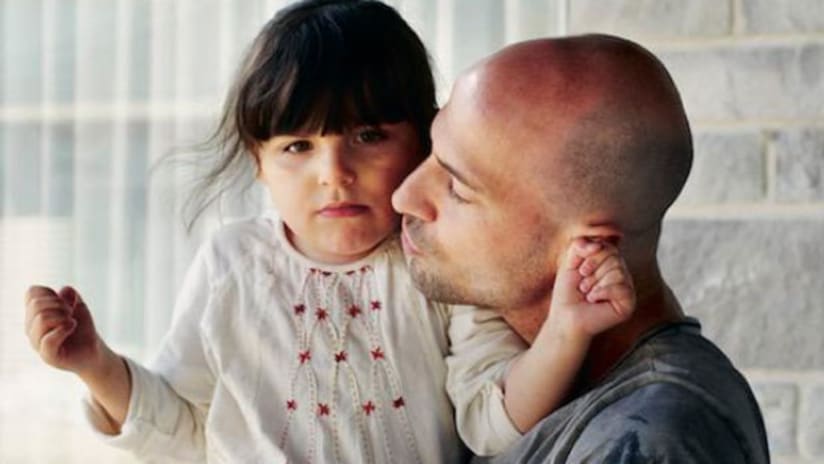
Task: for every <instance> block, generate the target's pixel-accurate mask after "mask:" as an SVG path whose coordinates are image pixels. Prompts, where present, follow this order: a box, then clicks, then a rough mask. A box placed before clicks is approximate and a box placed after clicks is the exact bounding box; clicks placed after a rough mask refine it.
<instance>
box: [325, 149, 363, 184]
mask: <svg viewBox="0 0 824 464" xmlns="http://www.w3.org/2000/svg"><path fill="white" fill-rule="evenodd" d="M351 158H352V157H351V156H350V153H349V149H348V148H347V147H346V144H344V143H335V144H332V145H330V146H328V147H326V148H325V149H324V150H323V152H322V153H321V156H320V157H319V158H318V164H319V168H318V170H319V172H318V182H319V183H320V184H321V185H326V186H330V187H340V186H345V185H350V184H352V183H354V182H355V179H357V174H356V172H355V169H354V166H352V159H351Z"/></svg>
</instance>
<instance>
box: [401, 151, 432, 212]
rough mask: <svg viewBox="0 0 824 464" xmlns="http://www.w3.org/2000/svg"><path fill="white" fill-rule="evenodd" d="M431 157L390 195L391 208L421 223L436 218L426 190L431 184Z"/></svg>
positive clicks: (428, 190)
mask: <svg viewBox="0 0 824 464" xmlns="http://www.w3.org/2000/svg"><path fill="white" fill-rule="evenodd" d="M431 159H432V158H431V156H430V158H429V159H427V160H426V161H424V162H423V163H422V164H421V165H420V166H418V168H417V169H415V170H414V171H412V173H411V174H409V176H408V177H407V178H406V180H404V181H403V183H402V184H401V185H400V186H399V187H398V188H397V189H396V190H395V192H394V193H393V194H392V207H393V208H395V211H397V212H398V213H400V214H408V215H410V216H414V217H416V218H418V219H421V220H423V221H428V222H431V221H434V220H435V218H436V217H437V213H436V209H435V206H434V204H433V203H432V201H431V200H430V199H429V197H428V195H427V192H432V191H433V189H431V188H427V184H428V183H429V182H431V179H432V172H431V170H430V169H429V166H430V164H431V163H430V161H431Z"/></svg>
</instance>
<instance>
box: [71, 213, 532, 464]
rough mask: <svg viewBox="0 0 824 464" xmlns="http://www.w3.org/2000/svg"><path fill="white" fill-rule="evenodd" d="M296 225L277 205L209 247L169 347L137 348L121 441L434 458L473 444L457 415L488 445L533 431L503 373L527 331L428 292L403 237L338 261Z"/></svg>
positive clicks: (173, 452)
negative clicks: (510, 400)
mask: <svg viewBox="0 0 824 464" xmlns="http://www.w3.org/2000/svg"><path fill="white" fill-rule="evenodd" d="M283 229H284V226H283V224H282V222H281V221H280V220H279V219H278V218H277V217H276V216H275V215H274V214H268V215H265V216H263V217H259V218H254V219H249V220H244V221H240V222H237V223H234V224H231V225H228V226H225V227H223V228H222V229H221V230H220V231H219V232H218V233H217V234H215V235H214V236H213V237H212V238H211V239H210V240H209V241H207V242H206V243H205V244H204V245H203V246H201V248H200V250H199V251H198V253H197V255H196V257H195V259H194V262H193V264H192V266H191V268H190V270H189V272H188V274H187V276H186V279H185V281H184V284H183V288H182V290H181V292H180V295H179V297H178V301H177V303H176V306H175V315H174V319H173V323H172V327H171V330H170V332H169V333H168V334H167V335H166V337H165V339H164V342H163V344H162V346H161V347H160V351H159V354H158V356H157V358H156V359H155V360H154V362H153V363H152V364H151V365H150V367H149V368H145V367H142V366H141V365H139V364H138V363H136V362H134V361H132V360H127V363H128V366H129V369H130V372H131V376H132V393H131V398H130V401H129V410H128V415H127V417H126V421H125V423H124V424H123V427H122V429H121V433H120V434H119V435H113V436H110V435H104V434H103V432H102V429H98V432H99V434H100V435H101V436H103V437H104V439H105V440H106V441H107V442H109V443H110V444H112V445H114V446H117V447H120V448H124V449H128V450H131V451H133V452H134V453H135V454H136V455H138V456H140V457H144V458H148V459H160V462H168V461H169V460H172V459H174V460H179V461H186V462H204V461H206V462H210V463H214V462H221V463H257V462H260V463H278V462H294V463H334V462H341V463H403V464H406V463H426V464H429V463H455V462H460V461H461V460H463V459H464V458H465V456H466V450H465V448H464V447H463V446H462V445H461V443H460V441H459V439H458V434H457V432H456V429H457V431H459V432H460V436H461V437H462V438H463V440H464V442H465V443H466V444H467V445H468V446H469V447H470V448H471V449H472V450H474V452H475V453H477V454H494V453H497V452H499V451H502V450H503V449H504V448H505V447H506V446H507V445H508V444H510V443H512V442H513V441H515V440H516V439H517V438H518V437H519V436H520V434H519V433H518V431H517V429H516V428H515V427H514V425H513V424H512V422H511V420H510V419H509V417H508V416H507V414H506V411H505V409H504V406H503V394H502V390H501V383H502V378H503V375H504V373H505V370H506V368H507V366H508V363H509V361H510V360H511V359H512V358H513V356H515V355H516V354H518V353H519V352H521V351H522V350H523V349H524V345H523V342H522V341H521V340H520V338H519V337H518V336H517V335H515V334H514V333H513V332H511V330H510V329H509V327H508V326H507V325H506V323H505V322H504V321H503V320H502V319H501V318H500V317H499V316H498V315H496V314H495V313H494V312H492V311H489V310H479V309H476V308H471V307H465V306H447V305H443V304H439V303H436V302H432V301H428V300H427V299H426V298H424V297H423V295H422V294H421V293H420V292H418V291H417V290H416V289H415V287H414V286H413V283H412V281H411V278H410V275H409V272H408V271H407V268H406V264H405V262H404V259H403V255H402V250H401V248H400V246H399V244H398V240H397V237H393V238H392V239H389V240H387V241H386V242H385V243H383V244H382V245H381V246H380V247H379V248H378V249H376V250H375V251H374V252H373V253H371V254H370V255H369V256H368V257H366V258H364V259H362V260H360V261H358V262H354V263H351V264H346V265H336V266H333V265H325V264H318V263H314V262H312V261H310V260H308V259H307V258H305V257H304V256H302V255H301V254H300V253H298V252H297V251H296V250H295V249H294V248H293V247H292V245H291V244H290V243H289V241H288V240H287V239H286V237H285V233H284V230H283ZM450 400H451V401H450ZM87 406H88V407H87V408H86V411H87V413H88V417H89V420H90V422H91V423H92V425H93V426H94V425H95V424H99V423H100V420H101V419H102V418H101V417H100V413H99V409H98V408H96V407H95V405H93V404H91V403H88V402H87ZM453 407H454V410H453ZM456 425H457V427H456Z"/></svg>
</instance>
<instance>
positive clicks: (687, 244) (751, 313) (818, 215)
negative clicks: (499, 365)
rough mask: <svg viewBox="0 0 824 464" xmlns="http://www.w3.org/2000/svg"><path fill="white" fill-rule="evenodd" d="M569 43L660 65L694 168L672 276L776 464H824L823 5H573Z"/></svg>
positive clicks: (791, 1) (669, 232)
mask: <svg viewBox="0 0 824 464" xmlns="http://www.w3.org/2000/svg"><path fill="white" fill-rule="evenodd" d="M565 6H566V12H565V14H566V21H565V23H566V25H567V32H569V33H578V32H588V31H601V32H612V33H616V34H618V35H623V36H626V37H629V38H632V39H634V40H636V41H638V42H640V43H641V44H644V45H645V46H647V47H648V48H650V49H651V50H653V51H654V52H655V53H656V54H658V55H659V56H660V57H661V59H662V60H663V61H664V63H665V64H666V65H667V67H668V68H669V69H670V71H671V72H672V74H673V77H674V79H675V81H676V84H677V85H678V87H679V88H680V90H681V93H682V96H683V98H684V102H685V105H686V107H687V112H688V114H689V116H690V120H691V122H692V125H693V131H694V138H695V163H694V166H693V170H692V173H691V175H690V179H689V181H688V184H687V187H686V189H685V191H684V193H683V195H682V196H681V198H680V199H679V201H678V203H677V204H676V206H675V207H674V208H673V210H672V211H671V213H670V216H669V219H668V220H667V222H666V224H665V230H664V236H663V238H662V244H661V251H660V257H661V262H662V268H663V272H664V274H665V275H666V276H667V278H668V280H669V281H670V282H671V284H672V285H673V288H674V290H675V292H676V293H677V295H678V296H679V297H680V299H681V301H682V302H683V304H684V306H685V309H686V311H687V312H688V313H690V314H692V315H695V316H697V317H698V318H700V319H701V321H702V322H703V324H704V329H705V333H706V334H707V335H708V336H709V337H710V338H711V339H713V340H715V341H716V342H717V343H718V344H719V345H720V346H721V347H722V348H723V349H724V350H725V351H726V352H727V353H728V354H729V355H730V357H731V358H732V359H733V360H734V362H735V363H736V364H737V365H738V366H739V367H740V368H741V369H742V370H743V371H744V373H745V375H746V376H747V377H748V379H749V380H750V382H751V383H752V384H753V387H754V390H755V393H756V396H757V398H758V400H759V402H760V404H761V407H762V409H763V413H764V417H765V421H766V424H767V429H768V434H769V440H770V447H771V450H772V454H773V457H774V461H775V462H777V463H812V462H822V461H824V334H822V332H824V2H821V1H820V0H800V1H799V0H692V1H689V2H685V1H681V0H649V1H642V0H610V1H607V2H605V1H596V0H591V1H590V0H568V2H567V4H566V5H565Z"/></svg>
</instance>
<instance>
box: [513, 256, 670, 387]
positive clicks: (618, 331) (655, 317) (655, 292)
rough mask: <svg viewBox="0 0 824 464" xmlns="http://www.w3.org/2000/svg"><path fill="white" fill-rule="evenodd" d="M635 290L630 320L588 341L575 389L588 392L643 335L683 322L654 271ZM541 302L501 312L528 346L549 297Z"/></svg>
mask: <svg viewBox="0 0 824 464" xmlns="http://www.w3.org/2000/svg"><path fill="white" fill-rule="evenodd" d="M636 290H637V291H638V295H637V307H636V310H635V313H634V314H633V316H632V318H631V319H630V320H629V321H627V322H624V323H623V324H621V325H619V326H616V327H614V328H612V329H610V330H608V331H606V332H604V333H601V334H599V335H598V336H596V337H595V338H593V339H592V343H591V344H590V348H589V352H588V353H587V357H586V360H585V361H584V366H582V368H581V375H580V377H579V386H578V389H588V388H590V387H592V386H593V385H595V384H597V383H598V382H599V381H600V380H602V379H603V377H604V376H605V375H606V374H607V373H608V372H609V371H610V370H611V369H612V368H613V367H614V366H615V364H616V363H618V362H619V361H620V360H621V359H622V358H623V357H624V356H625V355H626V354H627V353H628V352H629V351H630V350H631V349H632V348H633V346H634V345H635V343H636V342H637V341H638V339H639V338H641V337H642V336H643V335H644V334H645V333H647V332H649V331H650V330H652V329H653V328H655V327H659V326H661V325H664V324H668V323H672V322H676V321H679V320H682V319H683V318H684V314H683V311H682V310H681V306H680V304H679V303H678V300H677V299H676V298H675V295H673V293H672V291H671V290H670V288H669V287H668V286H667V285H666V283H665V282H664V281H663V279H661V277H660V275H659V274H658V273H657V270H654V271H653V272H652V273H651V275H650V276H648V278H647V279H643V280H641V281H638V280H636ZM545 300H546V301H541V302H540V303H538V304H535V305H532V306H529V307H526V308H520V309H514V310H503V311H501V315H502V316H503V318H504V320H506V322H507V323H508V324H509V325H510V326H511V327H512V329H513V330H514V331H515V332H516V333H517V334H518V335H520V336H521V338H523V339H524V340H525V341H526V342H527V343H529V344H532V341H533V340H534V339H535V337H536V335H537V334H538V331H539V330H540V329H541V325H542V324H543V323H544V321H545V320H546V318H547V315H548V312H549V307H550V301H551V295H550V296H549V297H548V298H546V299H545Z"/></svg>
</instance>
